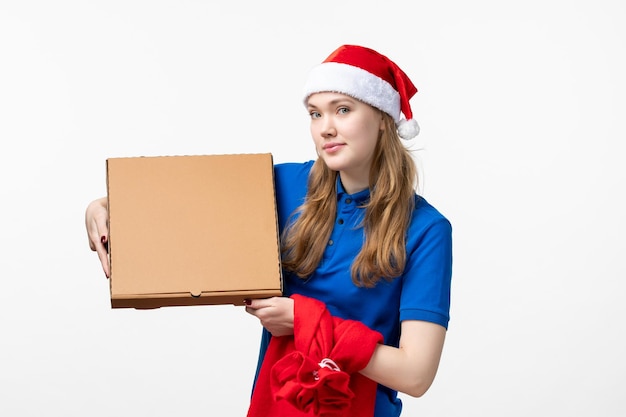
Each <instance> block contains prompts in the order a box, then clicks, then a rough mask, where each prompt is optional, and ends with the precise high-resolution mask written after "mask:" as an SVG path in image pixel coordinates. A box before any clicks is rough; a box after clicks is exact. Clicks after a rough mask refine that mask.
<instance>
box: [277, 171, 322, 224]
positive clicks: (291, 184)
mask: <svg viewBox="0 0 626 417" xmlns="http://www.w3.org/2000/svg"><path fill="white" fill-rule="evenodd" d="M312 166H313V161H308V162H304V163H300V162H288V163H283V164H276V165H275V166H274V186H275V190H276V207H277V211H278V224H279V226H280V230H281V232H282V230H283V228H284V227H285V224H286V222H287V221H288V220H289V216H291V214H292V213H293V212H294V211H295V210H296V209H297V208H298V207H299V206H300V205H301V204H302V203H304V198H305V197H306V190H307V185H308V179H309V172H310V171H311V167H312Z"/></svg>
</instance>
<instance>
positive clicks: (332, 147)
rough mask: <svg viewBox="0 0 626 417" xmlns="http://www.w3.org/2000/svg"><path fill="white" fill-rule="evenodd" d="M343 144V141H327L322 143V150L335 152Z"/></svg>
mask: <svg viewBox="0 0 626 417" xmlns="http://www.w3.org/2000/svg"><path fill="white" fill-rule="evenodd" d="M344 145H345V144H344V143H327V144H326V145H324V151H325V152H326V153H335V152H337V151H339V149H341V148H342V147H343V146H344Z"/></svg>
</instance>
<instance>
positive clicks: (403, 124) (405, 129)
mask: <svg viewBox="0 0 626 417" xmlns="http://www.w3.org/2000/svg"><path fill="white" fill-rule="evenodd" d="M397 125H398V135H399V136H400V137H401V138H402V139H405V140H409V139H413V138H414V137H416V136H417V135H419V133H420V126H419V125H418V124H417V121H416V120H415V119H411V120H406V119H402V120H400V122H399V123H397Z"/></svg>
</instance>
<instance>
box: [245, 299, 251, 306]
mask: <svg viewBox="0 0 626 417" xmlns="http://www.w3.org/2000/svg"><path fill="white" fill-rule="evenodd" d="M243 303H244V304H245V305H247V306H249V305H250V304H252V300H250V299H249V298H246V299H245V300H243Z"/></svg>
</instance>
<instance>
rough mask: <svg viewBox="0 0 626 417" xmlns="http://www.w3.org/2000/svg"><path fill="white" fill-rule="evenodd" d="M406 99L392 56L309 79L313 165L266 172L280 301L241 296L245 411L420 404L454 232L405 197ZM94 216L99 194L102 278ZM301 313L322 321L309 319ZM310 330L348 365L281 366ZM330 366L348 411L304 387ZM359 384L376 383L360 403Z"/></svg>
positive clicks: (363, 52) (378, 411) (342, 56)
mask: <svg viewBox="0 0 626 417" xmlns="http://www.w3.org/2000/svg"><path fill="white" fill-rule="evenodd" d="M416 92H417V89H416V88H415V87H414V85H413V83H412V82H411V80H410V79H409V78H408V77H407V75H406V74H405V73H404V72H403V71H402V70H401V69H400V68H399V67H398V66H397V65H396V64H395V63H394V62H393V61H391V60H390V59H388V58H387V57H386V56H384V55H382V54H380V53H378V52H376V51H374V50H372V49H369V48H365V47H362V46H356V45H343V46H341V47H339V48H338V49H337V50H335V51H334V52H333V53H332V54H331V55H330V56H329V57H328V58H327V59H326V60H325V61H324V62H323V63H321V64H320V65H318V66H316V67H314V68H313V70H312V71H311V72H310V74H309V77H308V80H307V82H306V85H305V97H304V102H305V106H306V108H307V109H308V112H309V114H310V116H311V126H310V131H311V136H312V138H313V142H314V145H315V148H316V150H317V153H318V155H319V158H318V159H317V160H315V161H308V162H304V163H288V164H278V165H276V167H275V181H276V196H277V204H278V214H279V223H280V227H281V233H282V235H281V236H282V239H281V244H282V264H283V270H284V281H285V282H284V289H285V294H284V295H285V296H283V297H274V298H269V299H258V300H246V311H247V312H248V313H250V314H252V315H254V316H256V317H257V318H258V319H259V320H260V322H261V324H262V325H263V328H264V330H263V338H262V343H261V350H260V356H259V366H258V369H257V375H256V379H255V388H254V391H253V397H252V403H251V408H250V411H249V415H250V416H255V417H256V416H261V415H268V416H272V415H278V414H277V413H279V412H280V413H282V414H281V415H290V416H299V415H302V416H304V415H342V416H344V415H345V416H351V415H361V416H362V415H373V416H375V417H391V416H394V417H395V416H399V415H400V413H401V409H402V404H401V401H400V399H399V398H398V397H397V392H398V391H400V392H403V393H406V394H408V395H411V396H415V397H419V396H421V395H423V394H424V393H425V392H426V391H427V390H428V388H429V387H430V386H431V384H432V382H433V380H434V378H435V375H436V372H437V368H438V365H439V361H440V357H441V352H442V349H443V345H444V338H445V334H446V329H447V326H448V320H449V309H450V283H451V274H452V236H451V235H452V231H451V226H450V223H449V222H448V220H447V219H446V218H445V217H444V216H443V215H442V214H441V213H440V212H438V211H437V210H436V209H435V208H434V207H433V206H432V205H430V204H429V203H428V202H427V201H426V199H424V198H423V197H422V196H419V195H418V194H417V193H416V192H415V189H416V182H417V173H416V167H415V164H414V161H413V159H412V157H411V155H410V153H409V151H408V150H407V149H406V147H405V146H404V144H403V143H402V141H401V140H402V139H411V138H413V137H415V136H416V135H417V134H418V132H419V128H418V126H417V123H416V122H415V121H414V120H413V118H412V111H411V108H410V104H409V100H410V99H411V97H412V96H413V95H414V94H415V93H416ZM402 116H404V118H403V117H402ZM106 219H107V212H106V199H104V198H103V199H99V200H96V201H94V202H92V203H91V204H90V205H89V206H88V207H87V210H86V225H87V231H88V235H89V243H90V247H91V249H92V250H95V251H97V252H98V255H99V257H100V260H101V262H102V266H103V268H104V271H105V273H106V274H107V276H108V274H109V269H108V268H109V267H108V260H107V255H106V247H105V244H106V241H107V239H108V228H107V224H106ZM310 300H315V301H313V302H311V301H310ZM318 307H319V308H321V309H322V311H318V310H315V309H316V308H318ZM311 311H312V312H313V314H312V315H311V316H310V317H313V316H315V314H317V313H318V312H319V314H320V315H318V316H315V317H321V319H320V323H322V324H321V325H319V323H316V324H311V323H309V321H310V320H309V319H310V317H309V316H308V314H309V312H311ZM324 314H327V315H324ZM311 320H312V319H311ZM324 320H326V321H324ZM346 323H349V324H350V326H345V324H346ZM355 323H356V324H358V326H357V327H356V328H355V327H354V326H352V324H355ZM318 325H319V326H320V327H314V329H315V330H314V331H310V332H309V333H310V334H311V335H313V336H310V337H321V336H323V337H322V338H324V340H322V341H320V340H317V341H314V344H316V346H317V349H318V350H319V349H320V348H319V346H318V345H319V344H320V343H321V344H325V346H326V347H327V349H328V350H330V351H333V352H336V355H338V357H339V356H341V355H345V356H344V358H347V359H344V360H343V362H342V363H338V362H337V361H335V360H333V358H323V359H322V358H319V359H315V360H314V361H317V360H320V359H322V360H321V361H320V362H319V363H314V364H313V365H308V363H309V362H310V361H309V362H307V361H308V359H307V358H306V357H305V356H306V355H304V356H303V355H300V356H297V358H296V357H295V356H294V358H295V359H294V360H296V361H299V362H297V366H295V365H293V366H292V365H289V366H286V365H285V366H283V367H282V368H280V369H279V365H284V363H285V362H284V361H282V362H281V361H280V360H281V359H282V358H283V357H284V356H287V354H291V353H292V352H293V351H294V349H295V350H297V347H298V346H302V342H301V341H299V340H298V337H304V336H301V335H302V334H304V333H305V332H306V331H307V329H309V328H310V327H311V326H318ZM333 326H334V327H333ZM347 328H349V329H350V330H345V329H347ZM328 329H330V334H331V336H332V337H330V339H329V340H331V341H330V342H328V340H326V339H325V338H326V335H324V334H323V333H324V331H329V330H328ZM337 329H341V330H340V332H342V333H337V331H339V330H337ZM333 332H334V333H333ZM320 335H321V336H320ZM293 340H295V342H293ZM280 341H290V342H289V343H291V344H290V345H288V346H287V345H283V346H282V347H277V345H278V344H279V343H280ZM293 343H295V348H294V345H293ZM299 343H300V345H298V344H299ZM340 345H341V346H340ZM285 346H287V347H285ZM335 348H336V349H335ZM341 348H343V349H344V350H345V349H347V354H346V353H345V352H342V353H337V352H339V351H340V349H341ZM281 349H282V350H281ZM285 349H287V350H286V351H285ZM333 349H335V350H333ZM351 357H352V358H353V359H354V361H353V363H351V364H350V363H349V362H350V361H351V360H350V359H349V358H351ZM359 357H360V359H359V360H356V358H359ZM293 363H295V362H293V361H292V362H290V364H293ZM305 365H306V366H312V368H310V372H309V371H308V370H309V368H306V366H305ZM342 367H343V368H345V369H348V368H350V375H349V382H347V381H348V380H347V379H346V381H344V382H345V384H349V385H345V384H344V385H341V386H342V387H343V388H337V386H338V385H334V386H333V388H336V389H335V391H337V390H339V391H341V389H344V390H345V391H348V396H347V397H342V398H343V400H345V401H344V402H343V403H342V404H344V403H345V404H348V406H343V405H341V404H339V403H341V401H339V400H337V401H338V402H336V403H334V402H333V401H334V400H333V399H332V398H331V399H330V400H327V399H326V397H324V396H325V395H326V396H328V390H329V388H328V386H327V387H325V388H323V389H319V388H318V387H317V385H315V388H312V387H313V385H312V384H318V383H319V380H320V378H321V376H320V375H322V374H323V375H327V374H329V375H330V376H331V377H335V376H337V375H339V374H340V373H342ZM292 368H293V369H295V370H293V371H292V370H291V369H292ZM296 368H297V369H296ZM285 369H287V370H288V371H285ZM303 369H307V372H305V374H306V375H305V376H302V375H304V374H303V373H302V372H303V371H302V370H303ZM345 369H344V370H345ZM285 372H287V373H285ZM289 372H291V373H292V374H290V376H289V375H288V376H287V377H286V376H285V375H287V374H289ZM344 373H345V372H344ZM281 378H282V379H281ZM307 378H309V379H307ZM296 380H297V381H296ZM277 381H278V382H277ZM294 381H295V382H294ZM359 381H360V382H364V381H370V382H371V383H373V384H374V391H373V392H372V395H371V397H372V398H373V399H372V400H371V401H369V400H368V399H367V398H365V397H366V396H367V395H365V394H363V393H364V392H366V391H360V388H359V387H357V385H358V384H359ZM342 383H343V382H342ZM364 383H366V382H364ZM328 384H329V386H331V385H333V384H339V383H338V382H332V381H331V382H328ZM270 386H271V389H270V388H269V387H270ZM315 390H317V391H315ZM331 397H332V395H331ZM285 398H286V399H287V401H282V402H281V401H280V400H281V399H283V400H284V399H285ZM333 398H335V397H333ZM346 398H347V399H346ZM343 400H342V401H343ZM325 401H326V402H325ZM368 401H369V402H368ZM286 402H290V403H291V404H290V405H284V403H286ZM269 403H279V404H278V405H276V404H269ZM313 403H315V405H314V406H313V405H311V404H313ZM320 404H321V405H320ZM363 404H366V405H363ZM367 404H369V405H367ZM281 407H283V408H281ZM284 407H287V408H284ZM289 407H292V409H290V408H289ZM359 407H360V408H359ZM364 407H365V408H364ZM289 410H291V411H289ZM356 413H360V414H356Z"/></svg>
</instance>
